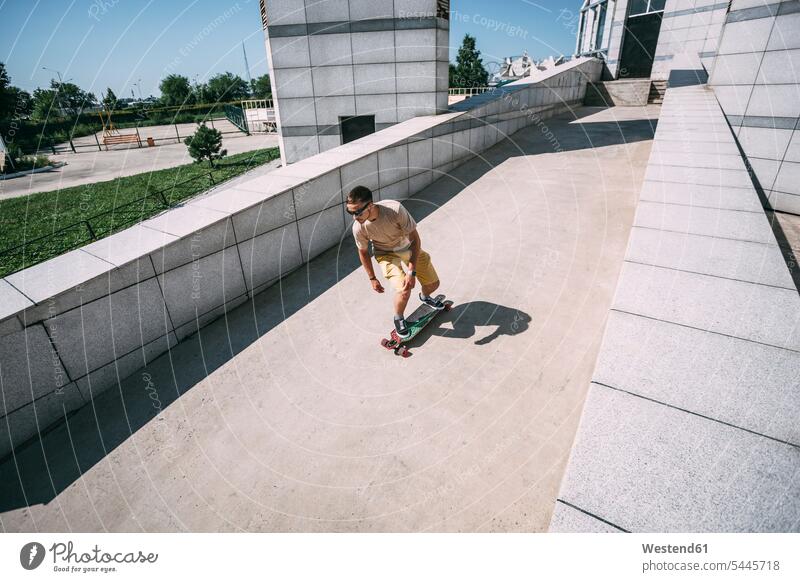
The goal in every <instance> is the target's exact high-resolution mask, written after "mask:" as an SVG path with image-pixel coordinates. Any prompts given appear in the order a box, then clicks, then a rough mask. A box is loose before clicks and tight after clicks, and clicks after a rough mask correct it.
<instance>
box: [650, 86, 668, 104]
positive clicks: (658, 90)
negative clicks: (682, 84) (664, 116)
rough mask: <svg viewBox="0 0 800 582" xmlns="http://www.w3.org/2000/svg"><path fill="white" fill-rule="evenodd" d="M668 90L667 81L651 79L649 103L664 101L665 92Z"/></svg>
mask: <svg viewBox="0 0 800 582" xmlns="http://www.w3.org/2000/svg"><path fill="white" fill-rule="evenodd" d="M666 92H667V81H666V80H664V81H655V80H654V81H650V94H649V95H648V96H647V102H648V103H658V104H661V103H663V102H664V93H666Z"/></svg>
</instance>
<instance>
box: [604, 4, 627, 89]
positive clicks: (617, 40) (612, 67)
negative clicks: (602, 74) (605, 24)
mask: <svg viewBox="0 0 800 582" xmlns="http://www.w3.org/2000/svg"><path fill="white" fill-rule="evenodd" d="M613 14H614V18H613V21H612V22H611V30H610V37H609V39H608V54H607V57H606V66H607V67H608V73H609V74H610V76H611V78H613V79H616V78H617V76H618V74H619V58H620V54H621V51H622V38H623V37H624V36H625V17H626V16H627V14H628V0H617V1H616V2H615V3H614V9H613Z"/></svg>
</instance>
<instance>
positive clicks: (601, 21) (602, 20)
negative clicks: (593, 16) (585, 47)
mask: <svg viewBox="0 0 800 582" xmlns="http://www.w3.org/2000/svg"><path fill="white" fill-rule="evenodd" d="M607 7H608V4H603V5H602V6H601V7H600V16H599V17H598V18H597V41H596V42H595V43H594V48H596V49H598V50H599V49H601V48H603V30H604V29H605V27H606V8H607Z"/></svg>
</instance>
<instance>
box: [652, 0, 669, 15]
mask: <svg viewBox="0 0 800 582" xmlns="http://www.w3.org/2000/svg"><path fill="white" fill-rule="evenodd" d="M664 4H666V0H650V12H658V11H659V10H664Z"/></svg>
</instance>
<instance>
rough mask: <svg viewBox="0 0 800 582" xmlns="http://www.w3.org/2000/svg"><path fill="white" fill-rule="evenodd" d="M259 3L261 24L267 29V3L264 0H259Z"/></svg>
mask: <svg viewBox="0 0 800 582" xmlns="http://www.w3.org/2000/svg"><path fill="white" fill-rule="evenodd" d="M259 4H260V5H261V26H263V27H264V30H267V5H266V2H265V1H264V0H259Z"/></svg>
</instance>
